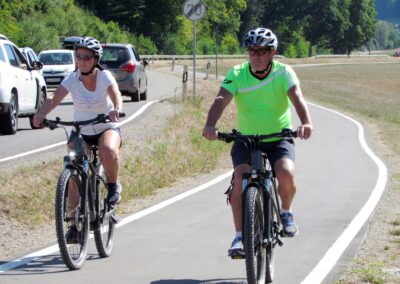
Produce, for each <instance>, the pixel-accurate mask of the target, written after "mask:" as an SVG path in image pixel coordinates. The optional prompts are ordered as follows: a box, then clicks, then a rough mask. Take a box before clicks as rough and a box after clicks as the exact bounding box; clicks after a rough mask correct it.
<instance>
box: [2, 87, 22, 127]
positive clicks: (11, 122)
mask: <svg viewBox="0 0 400 284" xmlns="http://www.w3.org/2000/svg"><path fill="white" fill-rule="evenodd" d="M17 130H18V100H17V96H16V95H15V94H11V100H10V105H9V106H8V111H7V112H6V113H4V114H2V115H0V132H2V133H3V134H6V135H10V134H15V133H16V132H17Z"/></svg>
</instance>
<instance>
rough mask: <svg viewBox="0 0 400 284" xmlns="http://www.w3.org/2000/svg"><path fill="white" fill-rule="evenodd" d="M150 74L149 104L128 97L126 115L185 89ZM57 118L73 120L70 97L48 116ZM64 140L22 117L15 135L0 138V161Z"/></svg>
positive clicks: (162, 75)
mask: <svg viewBox="0 0 400 284" xmlns="http://www.w3.org/2000/svg"><path fill="white" fill-rule="evenodd" d="M147 75H148V77H149V85H148V95H147V101H140V102H131V101H130V98H129V97H125V96H124V97H123V99H124V112H126V113H127V115H131V114H133V113H135V112H136V111H137V110H138V109H139V108H140V107H142V106H143V105H144V104H146V103H147V102H149V101H151V100H158V99H162V98H165V97H170V96H173V95H174V93H175V90H176V89H177V88H178V89H180V88H182V79H181V78H179V77H177V76H171V75H168V74H165V73H161V72H155V71H151V70H147ZM57 116H59V117H61V118H63V119H64V120H68V119H72V118H73V110H72V103H71V99H70V98H68V97H67V98H66V99H65V100H64V101H63V102H62V103H61V105H60V106H59V107H57V108H56V109H55V110H54V111H53V112H51V113H50V114H49V115H48V116H47V117H48V118H49V119H52V118H53V119H54V118H55V117H57ZM65 140H66V137H65V133H64V132H63V131H61V130H57V131H50V130H49V129H47V128H45V129H37V130H32V129H31V127H30V125H29V119H28V118H20V119H19V131H18V132H17V133H16V134H15V135H0V145H1V147H0V162H1V160H2V159H5V158H7V157H10V156H14V155H17V154H20V153H24V152H27V151H31V150H34V149H37V148H41V147H44V146H47V145H49V144H54V143H58V142H61V141H65Z"/></svg>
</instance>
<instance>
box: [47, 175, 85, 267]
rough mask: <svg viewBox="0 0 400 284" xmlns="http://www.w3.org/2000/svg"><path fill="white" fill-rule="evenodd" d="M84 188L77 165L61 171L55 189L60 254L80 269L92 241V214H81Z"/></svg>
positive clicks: (64, 259)
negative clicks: (90, 222) (90, 218)
mask: <svg viewBox="0 0 400 284" xmlns="http://www.w3.org/2000/svg"><path fill="white" fill-rule="evenodd" d="M82 191H83V188H82V183H81V180H80V178H79V175H78V174H77V172H76V171H75V170H74V169H70V168H66V169H64V171H63V172H62V174H61V176H60V178H59V180H58V184H57V192H56V202H55V203H56V204H55V221H56V232H57V241H58V246H59V248H60V253H61V257H62V259H63V261H64V263H65V265H66V266H67V267H68V268H69V269H71V270H77V269H80V268H81V267H82V266H83V265H84V264H85V261H86V255H87V249H88V241H89V214H84V216H82V214H81V212H82V211H81V209H83V208H82V206H86V210H84V212H87V206H88V205H87V202H86V204H81V193H82Z"/></svg>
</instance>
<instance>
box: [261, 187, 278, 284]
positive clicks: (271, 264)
mask: <svg viewBox="0 0 400 284" xmlns="http://www.w3.org/2000/svg"><path fill="white" fill-rule="evenodd" d="M272 186H274V185H271V189H270V193H272V194H274V191H273V189H272ZM274 199H275V197H274V196H273V195H269V196H267V197H266V198H264V202H265V204H264V210H265V211H264V212H265V230H266V232H267V234H268V235H267V236H266V238H267V239H268V243H267V244H266V248H265V249H266V263H265V283H271V282H272V281H273V280H274V272H275V269H274V268H275V255H274V247H275V238H276V237H277V236H276V234H277V232H275V231H274V222H276V218H277V215H276V212H275V209H274V206H273V202H274Z"/></svg>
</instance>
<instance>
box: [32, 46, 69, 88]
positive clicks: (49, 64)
mask: <svg viewBox="0 0 400 284" xmlns="http://www.w3.org/2000/svg"><path fill="white" fill-rule="evenodd" d="M39 60H40V62H42V63H43V76H44V79H45V81H46V85H47V88H57V87H58V86H59V85H60V84H61V82H62V80H64V78H65V77H66V76H68V75H69V74H70V73H71V72H74V71H75V70H76V62H75V56H74V52H73V51H72V50H66V49H53V50H44V51H41V52H40V53H39Z"/></svg>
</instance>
